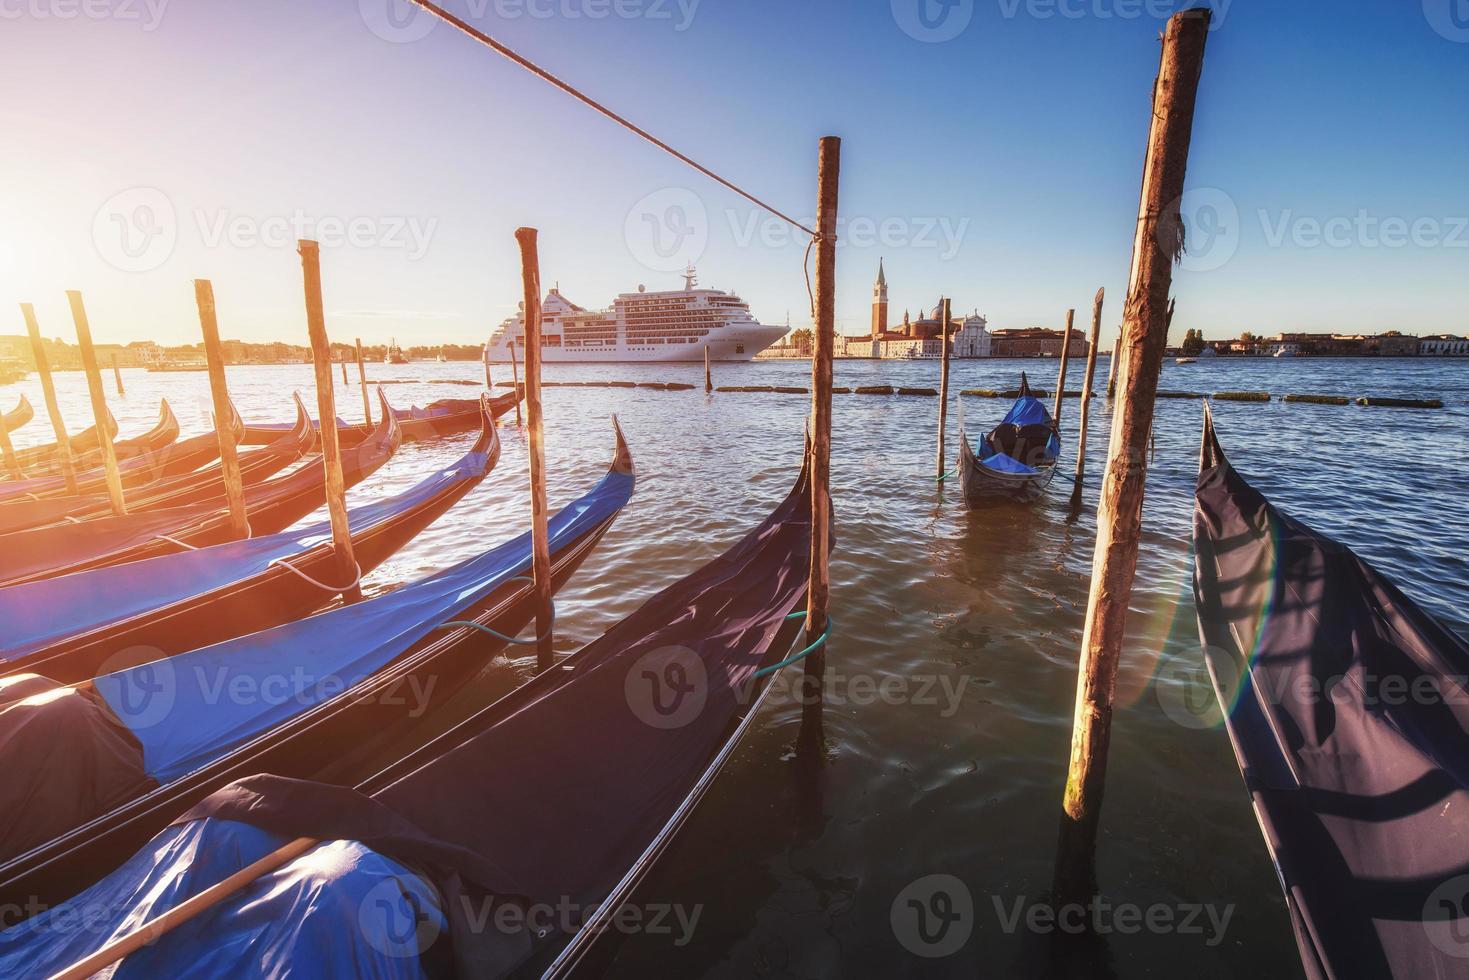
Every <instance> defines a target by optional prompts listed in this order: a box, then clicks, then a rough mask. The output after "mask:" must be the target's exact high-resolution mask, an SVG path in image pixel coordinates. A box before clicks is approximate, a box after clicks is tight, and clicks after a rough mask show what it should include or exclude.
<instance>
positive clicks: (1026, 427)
mask: <svg viewBox="0 0 1469 980" xmlns="http://www.w3.org/2000/svg"><path fill="white" fill-rule="evenodd" d="M1060 455H1061V436H1060V433H1059V432H1058V431H1057V427H1056V423H1055V421H1054V420H1053V419H1052V418H1051V413H1050V412H1048V411H1046V406H1045V405H1043V404H1041V402H1040V400H1039V399H1037V398H1036V397H1035V396H1034V395H1032V394H1031V393H1030V381H1029V379H1028V378H1026V376H1025V375H1024V374H1023V373H1022V374H1021V375H1020V395H1019V397H1018V398H1016V400H1015V404H1014V405H1012V406H1011V407H1010V411H1009V412H1007V413H1006V414H1005V418H1004V419H1003V420H1002V421H1001V422H1000V424H999V425H997V426H996V427H995V428H994V429H993V430H991V431H990V433H989V434H988V435H986V436H985V437H984V438H983V439H982V440H980V443H979V455H978V456H975V454H974V450H973V449H971V448H970V446H969V437H968V436H966V435H965V434H964V432H963V431H962V429H961V431H960V433H959V481H960V484H961V486H962V487H963V489H964V499H965V501H966V502H968V503H969V504H970V505H975V506H978V505H983V504H986V503H990V502H993V501H996V500H1017V501H1021V502H1028V501H1032V500H1035V499H1036V498H1037V497H1039V496H1040V495H1041V494H1043V493H1045V492H1046V488H1047V487H1049V486H1050V485H1051V480H1053V479H1054V478H1055V476H1056V460H1057V459H1058V458H1059V457H1060Z"/></svg>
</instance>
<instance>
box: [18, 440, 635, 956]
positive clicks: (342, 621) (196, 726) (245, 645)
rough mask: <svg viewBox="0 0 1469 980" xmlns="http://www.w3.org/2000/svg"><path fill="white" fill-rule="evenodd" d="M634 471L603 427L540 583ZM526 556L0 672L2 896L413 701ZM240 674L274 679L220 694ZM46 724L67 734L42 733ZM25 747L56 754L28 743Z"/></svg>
mask: <svg viewBox="0 0 1469 980" xmlns="http://www.w3.org/2000/svg"><path fill="white" fill-rule="evenodd" d="M634 483H635V478H634V475H633V469H632V458H631V456H630V454H629V453H628V450H627V447H626V444H625V443H624V442H623V441H622V436H621V433H620V431H619V432H618V433H617V451H616V454H615V456H614V459H613V463H612V465H611V467H610V468H609V470H608V472H607V474H606V476H604V477H603V478H602V480H601V481H599V482H598V483H597V484H596V486H595V487H593V488H592V489H591V490H589V491H588V492H587V493H586V494H584V495H583V496H581V497H580V498H578V499H577V500H575V501H573V502H572V503H570V504H569V505H568V506H566V507H565V508H563V509H562V510H561V511H559V512H558V513H557V514H555V515H554V516H552V518H551V519H550V522H549V534H550V551H551V559H552V581H553V585H554V586H556V587H559V586H560V585H561V584H564V583H565V581H566V580H567V579H568V578H569V577H570V576H571V574H572V573H573V572H574V571H575V570H576V568H578V567H579V566H580V564H581V562H582V561H583V560H584V559H585V558H586V557H587V555H589V554H590V553H591V551H592V549H593V548H594V547H595V546H596V544H597V542H598V541H600V539H601V537H602V535H603V534H605V533H606V531H607V529H608V528H609V527H610V526H611V524H612V522H613V521H614V520H615V519H616V517H617V515H618V514H619V513H620V512H621V510H622V508H623V507H624V506H625V505H626V503H627V501H628V499H629V497H630V496H631V494H632V491H633V486H634ZM530 564H531V543H530V535H529V534H522V535H520V536H518V537H516V538H514V539H512V540H510V541H507V542H505V543H503V544H501V545H499V546H498V547H496V548H493V549H491V550H490V551H487V552H485V553H484V554H482V555H479V556H477V557H475V558H472V559H469V560H467V561H464V562H461V563H459V564H458V565H455V566H453V567H451V568H449V569H446V570H444V571H442V572H439V573H437V574H435V575H432V576H430V577H428V578H426V579H422V580H420V581H418V582H414V583H411V584H409V585H405V586H403V587H401V588H399V589H396V590H394V591H392V592H389V593H386V594H384V595H381V596H378V597H376V598H373V599H368V600H365V601H363V602H359V603H356V604H354V605H349V606H343V607H340V608H337V609H333V610H329V611H327V612H324V613H321V614H319V615H316V616H312V617H310V618H307V619H304V620H300V621H299V622H295V623H288V624H285V625H283V626H279V627H276V628H274V629H271V630H265V631H262V632H260V633H254V634H251V635H249V636H246V637H241V638H239V639H237V640H231V641H228V642H226V643H221V644H217V645H215V646H212V647H206V648H203V649H201V650H196V651H191V652H189V653H184V654H179V655H177V656H174V657H170V658H166V659H162V660H158V661H154V662H152V663H148V664H144V665H141V666H138V667H134V668H129V669H126V670H123V671H118V672H115V673H111V674H107V675H104V676H102V677H98V678H96V679H95V680H94V681H92V682H90V683H89V684H87V685H85V686H83V687H66V688H58V687H57V686H56V685H54V683H52V682H49V681H46V680H45V679H43V678H38V677H34V676H33V675H32V676H24V677H20V678H11V679H9V680H7V681H5V682H0V683H3V684H9V685H10V686H11V687H13V688H18V689H21V690H23V691H25V692H26V693H25V694H23V695H22V697H24V698H25V700H22V701H14V700H11V701H10V705H9V707H8V708H6V709H5V710H3V711H0V731H3V732H4V735H0V751H5V752H7V753H8V754H9V755H10V757H11V758H13V759H17V760H18V759H19V758H23V757H25V756H26V755H31V756H33V757H32V758H30V760H29V762H28V763H27V767H28V768H25V769H24V771H22V770H21V769H18V768H16V767H17V766H18V765H19V762H18V761H17V762H15V763H7V765H6V769H7V771H8V772H10V773H11V774H12V776H13V778H11V779H9V780H8V781H7V782H6V783H5V784H3V785H0V795H3V796H4V797H5V803H4V805H3V807H0V812H5V813H12V812H18V811H14V810H13V809H12V805H13V803H14V802H15V801H18V800H21V799H24V798H27V797H28V798H29V801H30V802H29V804H28V805H27V807H26V810H27V814H28V816H26V818H25V822H20V823H16V822H12V823H10V824H9V825H8V826H5V827H4V828H0V829H3V831H4V838H3V839H4V844H3V845H0V846H3V848H4V849H5V851H6V852H7V853H9V854H16V852H17V849H18V848H19V847H22V846H29V845H34V846H31V847H30V849H29V850H27V851H25V853H20V854H18V855H17V856H16V857H14V858H13V859H12V860H9V861H7V862H6V863H5V864H4V865H3V866H0V896H15V895H20V894H25V895H28V896H34V897H37V898H38V899H39V901H41V902H48V901H51V900H55V899H59V898H62V897H64V896H65V895H67V894H71V893H74V892H75V891H76V890H77V889H78V888H79V887H81V886H83V885H85V884H86V883H87V882H89V881H93V880H95V879H96V877H97V876H98V874H99V873H102V872H105V871H106V870H107V869H109V868H112V867H115V866H116V864H117V863H118V862H119V861H121V860H123V859H125V857H126V856H127V855H128V854H129V853H131V852H132V850H133V849H134V848H135V847H137V846H138V845H139V844H141V843H142V842H143V841H145V840H146V839H147V838H148V837H149V836H150V835H152V834H153V833H156V832H157V831H158V830H160V829H161V828H163V827H164V826H165V825H166V824H167V823H168V822H169V821H170V820H172V819H173V818H174V817H176V816H177V815H178V814H179V813H180V812H182V809H183V808H186V807H188V806H190V805H192V804H193V803H194V802H196V801H198V800H199V799H201V798H203V797H204V796H206V795H208V794H209V793H210V792H212V791H214V790H215V789H217V788H219V787H220V786H222V785H223V784H225V783H227V782H229V781H230V780H233V779H237V778H240V777H242V776H246V775H250V774H252V773H258V772H269V773H275V774H278V775H284V776H291V777H306V776H310V775H313V774H315V773H316V772H318V771H319V770H320V769H321V767H323V766H325V765H327V764H328V763H330V762H332V761H334V760H335V759H337V758H338V757H339V756H340V755H341V754H342V753H344V752H346V751H347V750H349V749H351V748H353V747H354V746H356V745H359V744H360V743H361V742H362V741H363V740H364V739H365V738H367V737H368V736H369V735H378V734H382V733H383V732H385V731H387V730H389V729H390V728H391V727H392V726H393V725H395V724H399V723H402V722H404V721H408V720H412V719H415V718H418V717H421V716H422V715H423V714H424V713H426V712H428V711H430V710H432V708H433V707H435V706H437V705H439V704H441V703H442V702H443V701H444V700H445V699H447V698H448V697H450V696H451V695H452V694H453V693H455V692H456V691H457V690H459V688H461V687H462V686H463V684H464V683H466V682H467V681H468V680H469V679H470V678H472V677H473V676H474V675H475V674H476V673H478V672H479V671H480V670H481V669H482V668H483V667H484V665H485V664H486V663H487V662H488V660H489V658H490V657H492V656H493V655H494V654H496V653H498V652H499V651H501V650H502V649H504V647H505V641H504V640H502V639H499V638H498V637H497V636H496V635H495V634H503V635H507V636H508V635H514V634H515V633H517V632H519V631H520V630H521V629H522V628H523V627H524V626H525V624H526V623H527V622H528V621H530V620H531V619H532V618H533V617H534V608H535V602H534V589H533V587H532V586H530V585H528V584H527V583H526V582H525V581H524V579H525V576H526V574H527V572H528V571H529V569H530ZM221 682H223V685H224V686H223V687H220V686H219V685H220V683H221ZM242 686H248V687H249V688H250V690H251V691H256V692H259V691H265V690H273V691H275V692H276V693H275V695H274V696H256V697H235V696H221V694H220V692H226V691H238V690H240V689H241V688H242ZM41 688H44V689H45V692H46V693H44V694H41V695H40V697H38V696H37V694H36V692H37V691H38V690H39V689H41ZM139 697H141V698H142V700H141V701H140V700H138V699H139ZM0 700H8V699H4V698H3V696H0ZM52 724H55V725H57V726H58V727H57V728H56V729H55V730H56V731H57V732H64V733H65V744H63V743H61V742H59V741H56V740H55V739H54V738H48V737H46V730H47V729H48V728H50V727H51V726H52ZM6 736H8V738H7V737H6ZM37 736H41V738H40V739H37ZM119 738H121V740H122V741H121V742H119V741H118V739H119ZM7 743H8V744H7ZM118 747H121V748H122V751H115V749H116V748H118ZM40 751H45V752H48V753H51V754H52V756H53V758H55V760H56V765H51V764H48V763H46V762H45V761H44V760H42V759H40V758H38V757H34V753H36V752H40ZM63 758H65V759H67V761H68V764H66V765H62V764H61V762H62V759H63ZM81 760H86V761H87V762H96V763H97V764H98V765H97V766H96V767H94V766H91V765H82V764H79V763H80V761H81ZM64 783H69V784H70V785H63V784H64ZM36 794H40V795H39V796H38V795H36ZM42 797H44V799H45V805H41V799H42ZM79 820H84V821H86V822H84V823H80V825H78V821H79ZM73 828H74V829H73ZM58 834H59V836H55V835H58ZM8 900H9V899H8V898H3V897H0V902H4V901H8ZM4 972H5V970H4V968H3V967H0V973H4Z"/></svg>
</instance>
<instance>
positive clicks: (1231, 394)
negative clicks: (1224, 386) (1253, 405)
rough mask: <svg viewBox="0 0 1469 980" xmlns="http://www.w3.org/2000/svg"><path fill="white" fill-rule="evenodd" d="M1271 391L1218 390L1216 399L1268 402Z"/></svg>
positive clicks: (1219, 400)
mask: <svg viewBox="0 0 1469 980" xmlns="http://www.w3.org/2000/svg"><path fill="white" fill-rule="evenodd" d="M1269 400H1270V392H1268V391H1216V392H1214V401H1216V402H1268V401H1269Z"/></svg>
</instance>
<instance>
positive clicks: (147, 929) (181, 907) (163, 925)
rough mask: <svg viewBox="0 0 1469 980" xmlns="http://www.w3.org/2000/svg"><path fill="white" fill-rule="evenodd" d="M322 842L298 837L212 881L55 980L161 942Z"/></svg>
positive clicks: (81, 979) (71, 979) (78, 979)
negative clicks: (187, 923) (161, 939)
mask: <svg viewBox="0 0 1469 980" xmlns="http://www.w3.org/2000/svg"><path fill="white" fill-rule="evenodd" d="M320 843H321V841H319V840H317V839H316V838H315V837H297V838H296V839H295V840H293V841H291V842H290V843H289V844H287V845H285V846H284V847H282V848H280V849H279V850H277V851H274V852H272V853H270V854H267V855H266V856H265V857H263V858H261V859H260V860H258V861H256V862H255V863H254V864H250V865H247V866H246V867H243V868H241V869H240V870H239V871H236V872H235V873H234V874H232V875H230V876H229V877H228V878H226V879H224V880H223V881H221V882H219V883H218V884H215V885H210V886H209V887H208V888H206V889H204V890H203V891H202V892H200V893H199V894H197V895H195V896H193V897H192V898H189V899H186V900H185V901H183V902H180V903H179V904H178V905H175V906H174V907H173V908H171V909H169V910H168V911H167V912H165V913H163V914H162V915H160V916H159V917H158V918H156V919H152V920H149V921H148V922H145V923H144V924H143V925H142V926H140V927H139V928H138V929H137V930H135V931H133V932H130V933H128V934H127V935H126V936H123V937H122V938H121V939H114V940H113V941H112V942H110V943H108V944H107V945H106V946H103V947H102V948H101V949H99V950H97V952H95V953H93V954H92V955H91V956H88V957H87V958H86V959H84V960H80V961H78V962H76V963H73V964H72V965H71V966H69V967H67V968H66V969H65V970H62V971H61V972H60V973H58V974H56V975H55V976H53V977H52V978H51V980H85V978H87V977H90V976H92V975H93V974H94V973H98V972H100V971H102V970H105V969H107V968H108V967H109V966H112V965H113V964H114V963H117V962H118V961H120V960H122V959H123V958H124V957H126V956H130V955H131V954H133V953H136V952H137V951H138V950H140V949H142V948H143V947H144V946H147V945H149V944H150V943H154V942H157V941H158V940H159V939H160V938H162V937H163V936H165V935H167V934H168V933H170V932H172V931H173V930H175V929H177V928H178V927H179V926H181V925H183V924H184V923H185V922H188V921H189V920H190V919H192V918H194V917H195V916H197V915H199V913H201V912H205V911H207V910H209V909H211V908H213V907H214V906H216V905H218V904H219V903H220V902H223V901H224V900H225V899H227V898H229V897H230V896H231V895H233V894H234V893H235V892H237V891H239V890H240V889H242V888H244V887H245V886H246V885H249V884H251V883H252V882H254V881H256V880H257V879H259V878H263V877H265V876H266V875H268V874H270V873H271V872H272V871H274V870H275V869H276V868H279V867H280V866H281V865H283V864H287V863H289V862H291V861H294V860H295V859H296V858H298V857H300V856H301V855H302V854H305V853H306V852H307V851H309V850H311V849H312V848H313V847H315V846H316V845H317V844H320Z"/></svg>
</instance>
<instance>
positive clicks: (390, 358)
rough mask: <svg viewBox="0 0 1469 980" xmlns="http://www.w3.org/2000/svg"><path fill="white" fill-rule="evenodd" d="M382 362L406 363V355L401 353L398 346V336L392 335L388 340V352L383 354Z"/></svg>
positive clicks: (401, 349) (401, 350)
mask: <svg viewBox="0 0 1469 980" xmlns="http://www.w3.org/2000/svg"><path fill="white" fill-rule="evenodd" d="M383 363H384V364H407V363H408V357H407V356H406V355H405V354H404V353H403V348H401V347H399V346H398V338H397V337H394V338H393V339H392V340H390V341H388V352H387V353H386V354H384V355H383Z"/></svg>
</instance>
